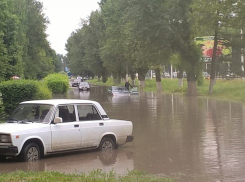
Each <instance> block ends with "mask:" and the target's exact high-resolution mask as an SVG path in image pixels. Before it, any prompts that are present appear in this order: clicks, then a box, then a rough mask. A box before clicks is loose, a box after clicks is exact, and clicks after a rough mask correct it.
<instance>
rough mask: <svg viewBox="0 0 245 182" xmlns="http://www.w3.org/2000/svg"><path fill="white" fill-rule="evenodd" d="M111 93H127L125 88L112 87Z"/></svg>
mask: <svg viewBox="0 0 245 182" xmlns="http://www.w3.org/2000/svg"><path fill="white" fill-rule="evenodd" d="M112 91H113V92H128V90H127V88H126V87H112Z"/></svg>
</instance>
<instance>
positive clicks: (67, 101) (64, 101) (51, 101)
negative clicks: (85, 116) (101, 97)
mask: <svg viewBox="0 0 245 182" xmlns="http://www.w3.org/2000/svg"><path fill="white" fill-rule="evenodd" d="M26 103H28V104H29V103H39V104H51V105H60V104H84V103H86V104H88V103H89V104H98V102H96V101H92V100H80V99H48V100H30V101H24V102H21V104H26Z"/></svg>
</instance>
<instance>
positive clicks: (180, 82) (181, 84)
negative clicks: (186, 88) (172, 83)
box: [179, 78, 183, 87]
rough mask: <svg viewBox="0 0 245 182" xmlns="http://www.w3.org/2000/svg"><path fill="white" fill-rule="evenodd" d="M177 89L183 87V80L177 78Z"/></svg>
mask: <svg viewBox="0 0 245 182" xmlns="http://www.w3.org/2000/svg"><path fill="white" fill-rule="evenodd" d="M179 87H183V78H179Z"/></svg>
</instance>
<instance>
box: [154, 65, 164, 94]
mask: <svg viewBox="0 0 245 182" xmlns="http://www.w3.org/2000/svg"><path fill="white" fill-rule="evenodd" d="M155 73H156V85H157V92H158V93H161V92H162V82H161V73H160V69H159V68H156V69H155Z"/></svg>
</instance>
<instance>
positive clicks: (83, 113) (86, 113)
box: [77, 105, 101, 121]
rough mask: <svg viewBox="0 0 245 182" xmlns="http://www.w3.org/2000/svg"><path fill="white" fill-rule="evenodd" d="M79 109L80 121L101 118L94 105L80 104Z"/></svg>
mask: <svg viewBox="0 0 245 182" xmlns="http://www.w3.org/2000/svg"><path fill="white" fill-rule="evenodd" d="M77 110H78V117H79V121H88V120H101V117H100V115H99V113H98V112H97V110H96V108H95V107H94V106H92V105H78V106H77Z"/></svg>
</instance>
